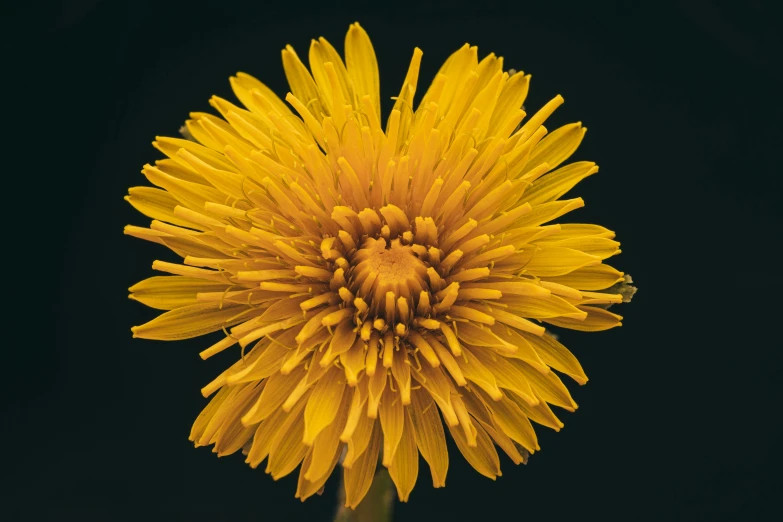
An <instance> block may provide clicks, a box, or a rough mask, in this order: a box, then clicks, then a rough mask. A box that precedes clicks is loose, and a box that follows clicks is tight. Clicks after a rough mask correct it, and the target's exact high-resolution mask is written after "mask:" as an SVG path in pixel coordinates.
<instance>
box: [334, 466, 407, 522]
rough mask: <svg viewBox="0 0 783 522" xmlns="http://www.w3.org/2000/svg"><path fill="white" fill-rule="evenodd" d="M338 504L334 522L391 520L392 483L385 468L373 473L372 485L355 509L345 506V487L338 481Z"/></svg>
mask: <svg viewBox="0 0 783 522" xmlns="http://www.w3.org/2000/svg"><path fill="white" fill-rule="evenodd" d="M339 502H340V505H339V507H338V508H337V513H336V514H335V516H334V522H391V519H392V511H393V508H394V483H393V482H392V479H391V477H390V476H389V472H388V471H386V468H383V467H382V468H381V470H380V471H378V473H376V474H375V478H374V479H373V481H372V486H370V490H369V491H368V492H367V496H365V497H364V500H362V501H361V502H360V503H359V505H358V506H356V509H351V508H348V507H345V487H344V485H343V483H342V480H341V481H340V491H339Z"/></svg>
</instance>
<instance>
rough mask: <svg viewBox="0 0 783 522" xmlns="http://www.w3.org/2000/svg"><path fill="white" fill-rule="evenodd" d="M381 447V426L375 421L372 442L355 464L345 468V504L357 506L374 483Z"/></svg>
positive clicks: (352, 506)
mask: <svg viewBox="0 0 783 522" xmlns="http://www.w3.org/2000/svg"><path fill="white" fill-rule="evenodd" d="M380 447H381V426H380V424H379V423H377V422H376V423H375V424H374V426H373V430H372V435H371V436H370V443H369V444H368V446H367V449H366V450H365V451H364V453H362V455H361V456H360V457H359V459H358V460H357V461H356V462H355V463H354V465H353V466H351V467H350V469H349V468H345V472H344V474H343V482H344V483H345V506H346V507H350V508H355V507H356V506H358V505H359V502H361V501H362V499H363V498H364V496H365V495H366V494H367V491H369V489H370V486H371V485H372V480H373V478H374V477H375V467H376V466H377V465H378V450H379V449H380Z"/></svg>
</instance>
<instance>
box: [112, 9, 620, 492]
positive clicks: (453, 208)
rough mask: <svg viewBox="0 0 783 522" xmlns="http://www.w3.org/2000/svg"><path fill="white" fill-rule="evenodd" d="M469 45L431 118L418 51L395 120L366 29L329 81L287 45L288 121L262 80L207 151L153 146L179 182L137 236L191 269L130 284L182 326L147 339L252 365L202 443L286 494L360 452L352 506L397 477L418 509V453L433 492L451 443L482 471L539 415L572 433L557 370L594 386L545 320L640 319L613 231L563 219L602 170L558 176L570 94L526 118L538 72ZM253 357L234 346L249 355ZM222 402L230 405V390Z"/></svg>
mask: <svg viewBox="0 0 783 522" xmlns="http://www.w3.org/2000/svg"><path fill="white" fill-rule="evenodd" d="M477 53H478V51H477V48H476V47H471V46H469V45H467V44H466V45H465V46H464V47H462V48H461V49H459V50H458V51H457V52H455V53H454V54H453V55H451V57H450V58H449V59H448V60H447V61H446V63H445V64H444V65H443V67H442V68H441V69H440V71H439V73H438V74H437V76H436V77H435V79H434V81H433V82H432V85H431V86H430V87H429V88H428V89H427V90H426V93H425V94H424V96H423V97H422V98H421V101H420V103H419V104H418V106H417V108H416V109H415V110H414V109H413V99H414V95H415V94H416V93H417V91H418V90H420V89H419V88H418V87H419V86H418V74H419V65H420V62H421V57H422V52H421V51H420V50H419V49H415V50H414V53H413V58H412V60H411V64H410V68H409V70H408V74H407V76H406V77H405V81H404V82H403V86H402V90H401V91H400V93H399V95H398V96H397V97H396V98H395V99H396V102H395V105H394V109H393V110H392V112H391V115H390V116H389V118H388V122H387V123H386V126H385V129H384V127H382V126H381V114H380V83H379V74H378V65H377V62H376V59H375V53H374V51H373V48H372V45H371V43H370V40H369V38H368V36H367V33H365V31H364V30H363V29H362V28H361V27H360V26H359V24H354V25H352V26H351V27H350V29H349V31H348V34H347V36H346V40H345V62H343V60H342V59H341V57H340V56H339V55H338V53H337V52H336V51H335V49H334V48H333V47H332V46H331V45H330V44H329V43H328V42H327V41H326V40H324V39H323V38H321V39H320V40H318V41H313V42H312V45H311V47H310V55H309V62H310V70H309V71H308V69H307V68H306V67H305V66H304V65H303V63H302V62H301V61H300V59H299V57H298V56H297V55H296V53H295V52H294V50H293V49H292V48H291V47H290V46H289V47H287V48H286V49H285V50H284V51H283V66H284V68H285V73H286V76H287V78H288V81H289V84H290V86H291V93H289V94H287V96H286V98H285V99H286V101H287V102H288V104H290V107H291V108H293V110H291V108H289V105H286V103H284V102H283V101H282V100H280V99H279V98H278V97H277V96H275V94H274V93H273V92H272V91H271V90H270V89H269V88H268V87H266V86H265V85H264V84H262V83H261V82H259V81H258V80H256V79H255V78H253V77H251V76H249V75H247V74H243V73H239V74H237V76H236V77H234V78H231V85H232V87H233V89H234V93H235V94H236V96H237V98H239V100H240V101H241V103H242V104H243V105H244V107H245V108H241V107H239V106H237V105H234V104H232V103H230V102H228V101H226V100H224V99H221V98H218V97H213V98H212V99H211V104H212V106H213V107H214V108H215V109H217V111H218V112H219V113H220V114H221V116H222V118H219V117H216V116H213V115H210V114H206V113H192V114H191V119H190V120H188V121H187V131H188V133H189V134H190V135H191V136H192V138H193V139H194V141H193V140H183V139H176V138H157V141H155V142H154V145H155V147H156V148H157V149H158V150H160V151H161V152H162V153H163V154H165V155H166V156H167V158H166V159H163V160H160V161H157V162H156V164H155V165H154V166H153V165H145V166H144V169H143V171H142V172H143V173H144V175H145V176H146V177H147V179H148V180H149V181H150V183H152V184H153V185H155V186H157V187H159V188H150V187H135V188H131V189H130V195H129V196H128V197H127V199H128V201H129V202H130V203H131V204H132V205H133V206H134V207H136V208H137V209H138V210H139V211H141V212H142V213H143V214H145V215H146V216H148V217H150V218H152V219H153V221H152V224H151V225H150V227H149V228H141V227H136V226H128V227H127V228H126V230H125V231H126V233H127V234H130V235H132V236H136V237H139V238H142V239H146V240H148V241H153V242H156V243H160V244H162V245H164V246H166V247H168V248H170V249H171V250H173V251H174V252H175V253H177V254H178V255H179V256H181V257H183V258H184V260H183V262H182V263H181V264H177V263H169V262H163V261H155V262H154V263H153V268H154V269H155V270H159V271H162V272H165V273H168V274H171V275H166V276H159V277H152V278H150V279H147V280H145V281H142V282H140V283H139V284H137V285H135V286H133V287H132V288H131V289H130V291H131V292H132V293H131V296H130V297H131V298H132V299H135V300H137V301H140V302H142V303H144V304H146V305H148V306H151V307H153V308H157V309H161V310H167V312H166V313H164V314H162V315H160V316H159V317H157V318H156V319H154V320H152V321H150V322H148V323H146V324H144V325H142V326H138V327H134V328H133V333H134V336H135V337H142V338H145V339H159V340H178V339H186V338H190V337H196V336H200V335H204V334H208V333H211V332H220V331H221V330H222V331H223V332H224V334H225V335H223V336H221V338H220V340H218V341H217V342H216V343H215V344H214V345H212V346H211V347H209V348H207V349H206V350H204V351H203V352H201V357H202V358H204V359H206V358H208V357H210V356H212V355H215V354H217V353H219V352H222V351H224V350H227V349H232V350H235V353H236V355H237V361H236V362H235V363H234V364H233V365H232V366H231V367H230V368H228V369H227V370H226V371H224V372H223V373H222V374H220V375H219V376H218V377H217V378H216V379H215V380H214V381H212V382H211V383H209V384H208V385H207V386H206V387H204V389H203V390H202V392H203V394H204V396H210V395H212V394H214V398H213V399H212V400H211V402H210V403H209V404H208V405H207V407H206V408H205V409H204V411H203V412H202V413H201V415H199V417H198V418H197V419H196V422H195V424H194V425H193V429H192V432H191V436H190V438H191V440H192V441H193V442H194V443H195V444H196V446H203V445H209V444H214V446H215V448H214V451H215V452H217V453H218V455H221V456H222V455H227V454H230V453H234V452H236V451H238V450H243V452H244V454H245V455H246V456H247V462H248V463H249V464H250V465H251V466H252V467H256V466H258V465H259V464H260V463H261V462H262V461H264V460H266V461H267V464H266V471H267V473H270V474H271V475H272V477H273V478H275V479H278V478H280V477H282V476H285V475H287V474H289V473H291V472H292V471H294V470H295V469H296V468H297V467H299V468H300V471H299V486H298V490H297V493H296V494H297V497H299V498H301V499H305V498H307V497H309V496H311V495H313V494H314V493H316V492H318V491H319V490H320V489H321V488H322V487H323V485H324V483H325V481H326V479H327V478H328V477H329V475H330V474H331V473H332V471H333V470H334V468H335V466H336V465H337V463H338V461H339V460H341V459H342V466H343V468H344V483H345V493H346V505H348V506H350V507H354V506H356V505H357V504H358V503H359V502H360V501H361V499H362V497H363V496H364V495H365V494H366V493H367V490H368V488H369V487H370V484H371V482H372V479H373V476H374V473H375V469H376V465H377V463H378V461H379V458H380V461H381V462H382V465H383V466H386V467H388V469H389V473H390V474H391V477H392V479H393V480H394V483H395V485H396V487H397V491H398V494H399V497H400V499H401V500H403V501H404V500H406V499H407V498H408V496H409V494H410V492H411V490H412V488H413V486H414V484H415V482H416V478H417V475H418V462H419V454H420V453H421V455H422V456H423V457H424V460H425V461H426V462H427V463H428V464H429V468H430V471H431V474H432V482H433V485H434V486H435V487H441V486H444V485H445V483H446V472H447V469H448V464H449V455H448V453H447V450H446V436H445V430H444V424H445V427H446V429H448V431H449V432H450V435H451V437H452V438H453V439H454V441H455V442H456V445H457V447H458V448H459V450H460V452H461V453H462V454H463V455H464V457H465V458H466V459H467V461H468V462H469V463H470V464H471V465H472V466H473V467H474V468H475V469H476V470H477V471H478V472H479V473H481V474H482V475H485V476H487V477H489V478H492V479H494V478H495V477H496V476H499V475H500V465H499V458H498V454H497V451H496V448H495V446H497V447H499V448H500V449H501V450H503V452H505V453H506V454H507V455H508V456H509V457H510V458H511V460H512V461H513V462H514V463H517V464H518V463H520V462H524V461H526V459H527V456H528V454H529V453H533V452H534V451H536V450H538V449H539V446H538V443H537V440H536V434H535V432H534V430H533V426H532V425H531V421H533V422H535V423H538V424H541V425H543V426H547V427H549V428H552V429H554V430H559V429H560V428H561V427H562V426H563V424H562V423H561V422H560V420H558V418H557V417H556V416H555V414H554V413H553V411H552V409H550V405H553V406H557V407H559V408H563V409H566V410H569V411H573V410H574V409H576V404H575V403H574V401H573V400H572V398H571V396H570V394H569V392H568V390H567V389H566V387H565V386H564V385H563V383H562V382H561V380H560V378H559V377H558V375H557V374H556V373H555V372H554V371H552V370H553V369H554V370H557V371H558V372H560V373H563V374H565V375H568V376H569V377H571V378H572V379H574V380H575V381H576V382H577V383H579V384H584V383H585V382H586V381H587V377H586V376H585V374H584V372H583V371H582V368H581V366H580V365H579V363H578V362H577V360H576V358H575V357H574V356H573V355H572V354H571V353H570V352H569V351H568V350H567V349H566V348H565V347H564V346H563V345H561V344H560V343H559V342H558V341H557V340H556V339H555V337H553V336H551V335H550V334H549V333H547V332H546V331H545V330H544V327H543V326H541V324H540V323H542V322H543V323H548V324H550V325H555V326H560V327H565V328H571V329H576V330H584V331H596V330H604V329H607V328H611V327H614V326H619V325H620V319H621V318H620V316H618V315H615V314H613V313H611V312H609V311H607V310H606V308H607V305H609V304H612V303H619V302H621V301H622V296H621V295H620V294H614V293H601V292H599V291H600V290H602V289H607V288H609V287H611V286H612V285H615V284H616V283H618V282H619V281H622V279H623V274H622V273H621V272H618V271H617V270H615V269H614V268H611V267H610V266H608V265H606V264H603V261H604V260H605V259H607V258H608V257H610V256H613V255H615V254H617V253H619V249H618V246H619V243H617V242H616V241H614V240H613V238H614V233H613V232H611V231H609V230H607V229H605V228H603V227H600V226H597V225H590V224H551V223H552V221H553V220H555V219H557V218H560V217H561V216H563V215H564V214H566V213H567V212H569V211H571V210H574V209H578V208H580V207H581V206H583V204H584V203H583V201H582V199H580V198H575V199H560V198H561V197H562V196H563V195H564V194H565V193H566V192H568V191H569V190H570V189H571V188H572V187H573V186H574V185H576V184H577V183H578V182H579V181H580V180H582V179H584V178H585V177H587V176H590V175H591V174H594V173H595V172H597V171H598V168H597V167H596V166H595V164H594V163H591V162H585V161H582V162H576V163H571V164H569V165H566V166H563V167H561V166H560V165H561V164H562V163H563V162H564V161H565V160H566V159H567V158H568V157H569V156H570V155H571V154H572V153H573V152H574V151H575V150H576V148H577V146H578V145H579V143H580V142H581V141H582V138H583V136H584V133H585V128H583V127H582V126H581V124H580V123H573V124H570V125H565V126H563V127H560V128H559V129H557V130H554V131H553V132H548V131H547V129H546V128H545V127H544V126H543V123H544V121H545V120H546V118H547V117H548V116H549V115H550V114H552V112H553V111H554V110H555V109H556V108H557V107H558V106H559V105H560V104H562V103H563V98H562V97H560V96H557V97H555V98H554V99H553V100H552V101H550V102H549V103H547V104H546V105H545V106H544V107H543V108H541V109H540V110H539V111H538V112H536V113H535V114H533V115H532V116H531V117H530V118H528V119H527V121H524V122H523V120H524V118H525V112H524V111H523V110H522V109H521V106H522V103H523V102H524V100H525V97H526V95H527V92H528V84H529V82H530V75H525V74H524V73H521V72H519V73H513V71H512V72H504V71H503V59H502V58H499V57H496V56H495V55H494V54H490V55H488V56H486V57H485V58H483V59H482V60H481V61H479V60H478V57H477ZM237 345H238V346H237ZM215 392H216V393H215Z"/></svg>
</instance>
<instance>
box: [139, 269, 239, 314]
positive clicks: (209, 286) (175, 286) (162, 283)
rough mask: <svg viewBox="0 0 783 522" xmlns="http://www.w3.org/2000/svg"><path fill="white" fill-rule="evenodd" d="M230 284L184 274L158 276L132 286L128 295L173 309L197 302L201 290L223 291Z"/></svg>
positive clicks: (158, 306) (153, 305) (159, 306)
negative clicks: (197, 295) (184, 275)
mask: <svg viewBox="0 0 783 522" xmlns="http://www.w3.org/2000/svg"><path fill="white" fill-rule="evenodd" d="M226 288H228V284H223V283H215V282H212V281H205V280H203V279H196V278H193V277H182V276H156V277H150V278H149V279H145V280H144V281H140V282H138V283H136V284H135V285H133V286H132V287H130V288H129V289H128V290H129V291H130V292H131V294H130V295H129V296H128V297H130V298H131V299H133V300H135V301H139V302H140V303H144V304H145V305H147V306H149V307H151V308H157V309H158V310H173V309H175V308H180V307H183V306H186V305H191V304H195V303H196V302H197V300H196V294H198V293H199V292H221V291H224V290H225V289H226Z"/></svg>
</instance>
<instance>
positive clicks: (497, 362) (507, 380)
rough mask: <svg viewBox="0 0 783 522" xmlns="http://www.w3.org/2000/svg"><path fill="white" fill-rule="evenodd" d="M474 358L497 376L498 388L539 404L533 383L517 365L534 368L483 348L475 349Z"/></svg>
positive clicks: (530, 402) (531, 402)
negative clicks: (532, 386)
mask: <svg viewBox="0 0 783 522" xmlns="http://www.w3.org/2000/svg"><path fill="white" fill-rule="evenodd" d="M472 353H473V357H475V358H476V359H478V360H479V362H481V364H483V365H484V366H485V367H486V368H487V369H488V370H489V371H490V372H492V375H494V376H495V379H496V380H497V383H498V386H500V387H501V388H503V389H506V390H511V391H513V392H514V393H516V394H518V395H520V396H521V397H523V398H524V399H525V400H526V401H528V403H529V404H537V403H538V399H536V396H535V393H534V391H533V389H532V388H531V382H529V377H528V375H527V373H526V372H524V371H522V370H521V369H520V368H519V367H518V365H517V364H515V363H517V362H518V363H520V364H524V365H525V366H524V368H525V369H527V368H531V369H532V366H530V365H528V364H527V363H525V362H523V361H520V360H517V359H506V358H505V357H502V356H500V355H496V354H493V353H491V352H489V351H488V350H486V349H483V348H475V349H473V351H472Z"/></svg>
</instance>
